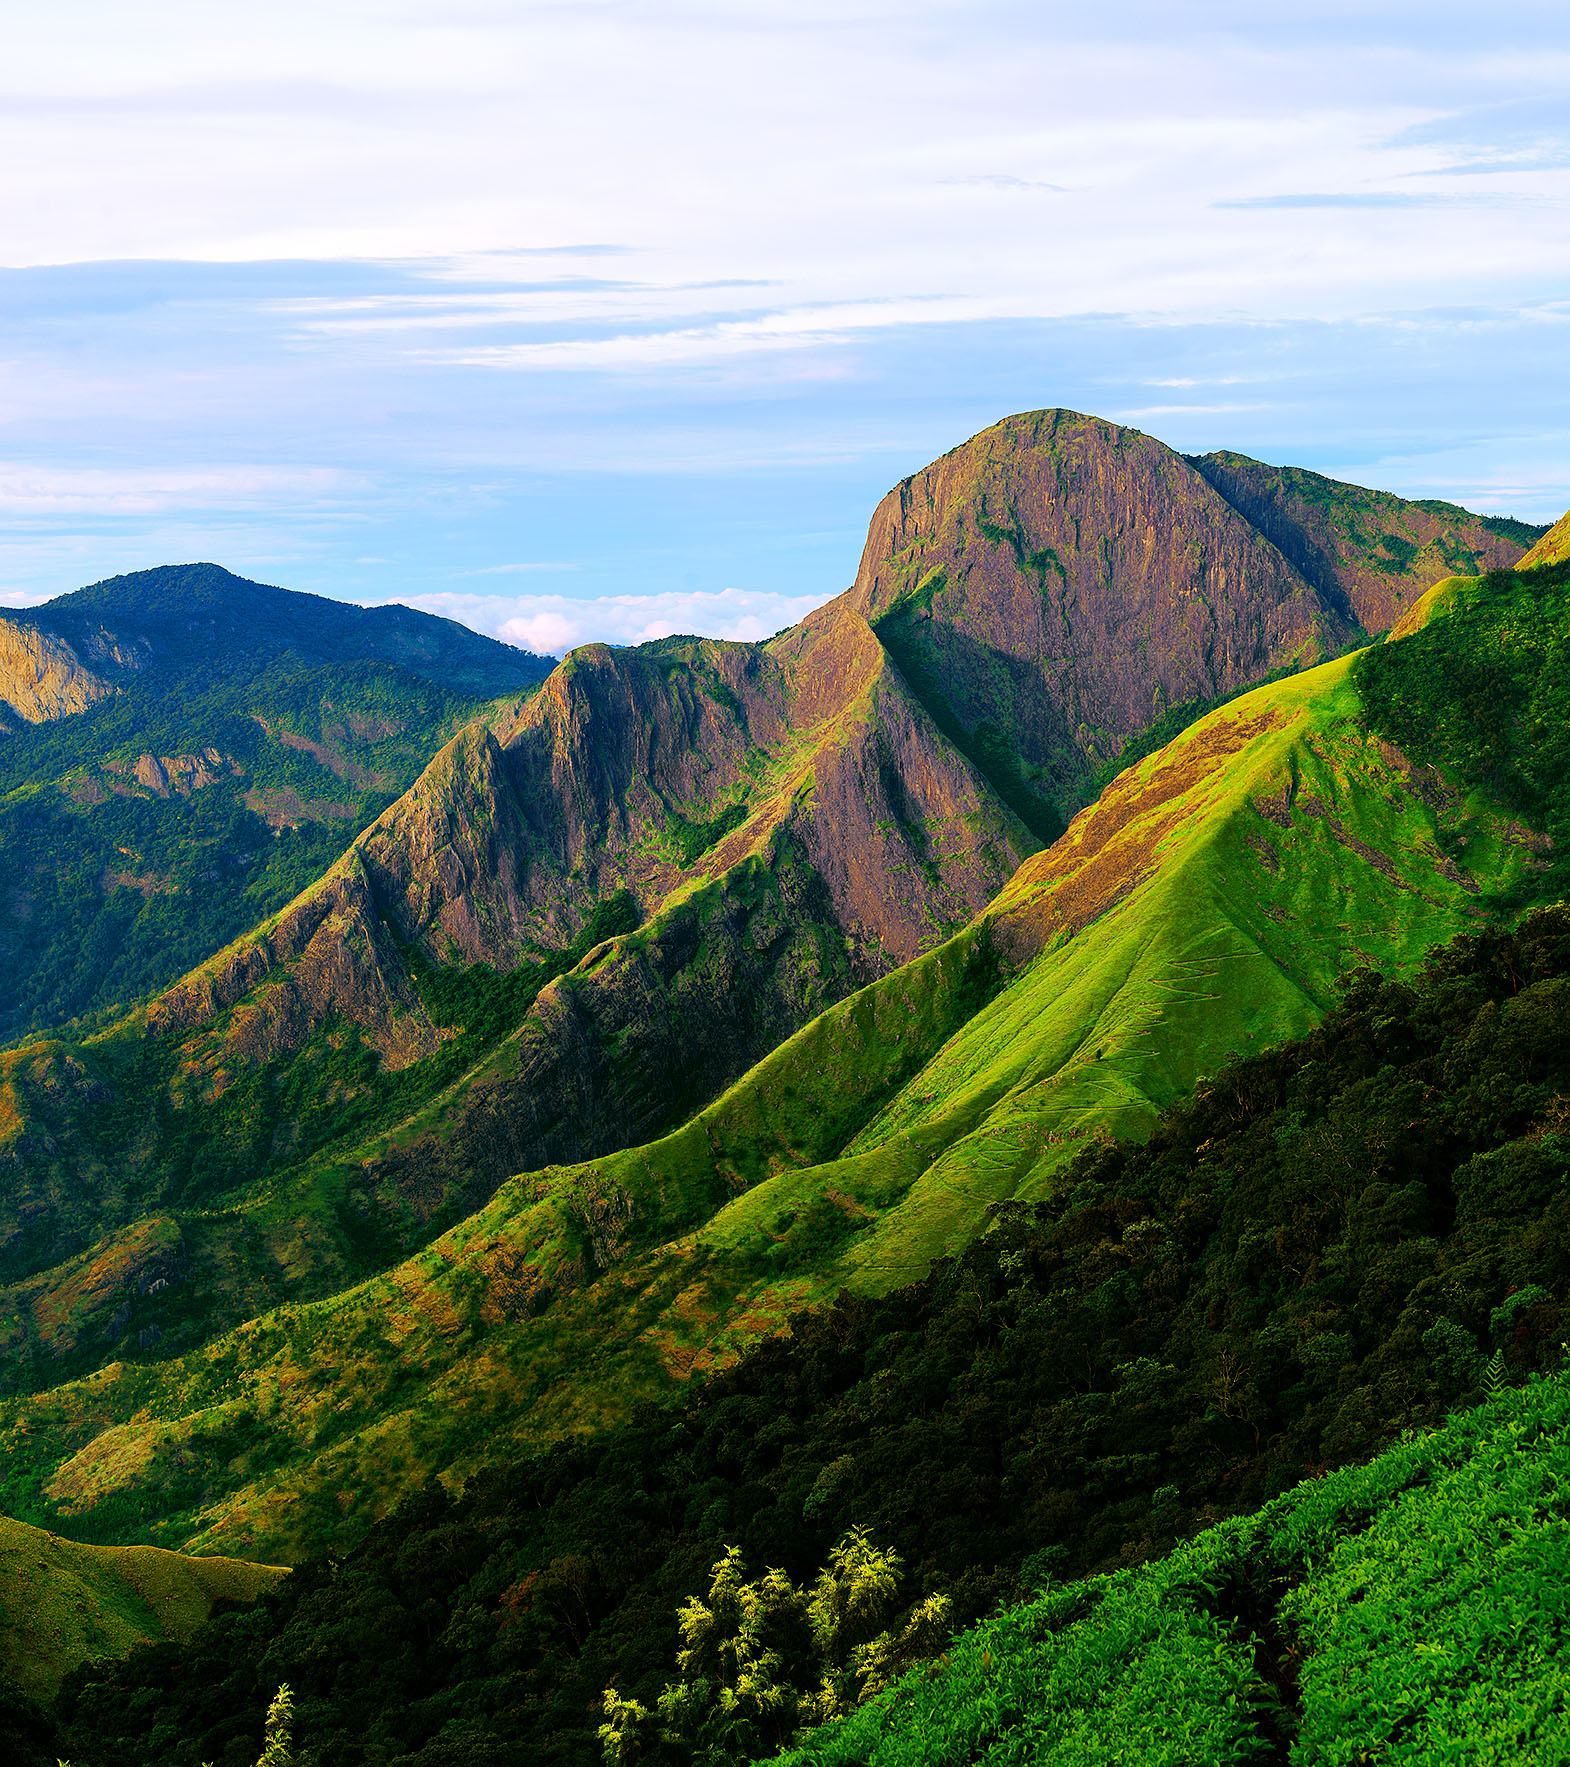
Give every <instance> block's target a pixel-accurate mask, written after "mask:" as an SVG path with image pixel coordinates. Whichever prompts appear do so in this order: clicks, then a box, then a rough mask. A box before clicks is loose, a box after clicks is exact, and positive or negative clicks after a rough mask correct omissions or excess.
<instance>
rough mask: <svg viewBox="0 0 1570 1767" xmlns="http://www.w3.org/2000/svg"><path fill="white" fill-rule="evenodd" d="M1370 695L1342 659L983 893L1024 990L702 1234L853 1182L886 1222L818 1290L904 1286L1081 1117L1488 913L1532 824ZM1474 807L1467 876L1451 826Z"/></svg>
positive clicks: (1281, 1030)
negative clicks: (1376, 721) (1393, 743)
mask: <svg viewBox="0 0 1570 1767" xmlns="http://www.w3.org/2000/svg"><path fill="white" fill-rule="evenodd" d="M1358 713H1359V704H1358V698H1357V693H1356V689H1355V688H1354V686H1353V685H1352V681H1351V662H1350V659H1348V660H1344V661H1341V662H1337V663H1332V664H1328V665H1326V666H1325V667H1323V668H1320V669H1318V670H1315V671H1313V672H1311V673H1310V674H1307V675H1304V676H1300V677H1297V678H1295V679H1293V680H1291V681H1288V682H1283V683H1279V684H1276V685H1274V686H1272V687H1269V688H1265V689H1262V690H1260V691H1259V692H1258V693H1255V694H1252V695H1249V696H1248V697H1247V698H1244V699H1241V700H1238V701H1236V702H1234V703H1233V704H1232V705H1230V706H1228V707H1226V708H1224V709H1223V710H1222V711H1220V712H1218V713H1216V714H1214V715H1213V716H1212V717H1211V718H1209V719H1207V720H1205V721H1204V722H1203V723H1202V724H1201V725H1199V726H1197V727H1196V728H1195V729H1194V730H1193V731H1192V732H1190V733H1189V734H1188V735H1187V736H1185V737H1184V738H1182V739H1180V740H1179V741H1178V742H1176V743H1174V744H1172V745H1171V746H1170V747H1169V748H1167V749H1165V750H1163V751H1161V752H1160V753H1159V754H1157V755H1155V756H1152V757H1151V758H1150V759H1149V760H1148V761H1146V762H1144V763H1142V764H1141V765H1140V766H1139V767H1137V768H1134V769H1131V770H1130V772H1129V773H1128V774H1125V775H1124V776H1123V777H1122V778H1121V779H1119V780H1118V781H1117V782H1116V784H1115V785H1114V786H1113V787H1112V788H1111V790H1109V792H1108V793H1107V794H1106V796H1105V797H1104V798H1103V799H1102V801H1101V803H1100V804H1099V805H1098V806H1097V807H1096V808H1095V809H1093V810H1090V811H1087V812H1085V813H1084V814H1083V815H1081V816H1080V817H1079V818H1078V819H1077V820H1076V822H1075V823H1074V825H1073V826H1072V828H1071V829H1070V830H1069V832H1068V834H1067V835H1066V836H1065V837H1064V839H1063V840H1062V841H1061V842H1059V843H1058V845H1057V846H1055V847H1054V848H1052V849H1051V850H1049V851H1048V852H1046V853H1043V854H1040V855H1038V856H1037V857H1036V858H1035V859H1032V860H1028V861H1027V862H1026V863H1025V865H1024V866H1022V867H1021V869H1020V871H1019V873H1018V875H1017V876H1016V878H1015V879H1014V881H1013V882H1012V883H1011V884H1010V885H1009V886H1008V887H1007V888H1006V889H1005V890H1004V892H1003V894H1002V895H1001V896H1000V897H999V899H998V901H997V902H996V903H995V904H994V905H993V907H992V908H991V909H990V910H989V911H988V914H987V916H986V917H985V925H986V929H987V933H988V936H989V942H990V945H991V947H992V949H993V951H994V952H995V953H996V954H997V957H998V960H999V962H1000V964H1001V965H1002V966H1003V967H1004V969H1005V970H1006V971H1007V970H1010V969H1012V971H1013V973H1012V979H1010V980H1009V981H1008V983H1007V985H1006V986H1004V987H1003V988H1002V989H1001V991H1000V992H999V993H998V994H997V996H996V997H995V998H994V999H992V1000H991V1001H990V1002H989V1003H988V1004H987V1005H986V1006H985V1007H984V1008H983V1009H982V1010H981V1011H980V1012H978V1013H976V1014H975V1015H974V1016H973V1017H972V1018H970V1019H969V1020H968V1021H967V1022H966V1023H965V1024H964V1026H963V1027H962V1028H961V1029H960V1030H959V1031H958V1032H957V1033H956V1034H955V1035H954V1036H953V1037H952V1038H950V1039H948V1040H947V1041H946V1042H945V1043H944V1044H943V1046H942V1047H941V1048H940V1049H939V1050H938V1051H936V1052H935V1054H934V1055H933V1056H932V1057H931V1059H930V1060H928V1061H926V1062H925V1063H924V1064H923V1065H922V1067H921V1068H920V1070H919V1071H918V1072H917V1073H916V1074H915V1075H914V1076H913V1077H912V1078H911V1079H910V1080H909V1081H908V1082H907V1083H906V1084H905V1085H904V1086H902V1087H901V1088H900V1089H899V1090H898V1092H897V1093H895V1094H894V1096H893V1097H891V1098H890V1099H889V1101H888V1102H887V1103H886V1104H885V1105H884V1106H883V1107H882V1108H881V1109H880V1110H879V1111H878V1112H877V1114H876V1115H875V1116H874V1117H873V1119H872V1120H871V1121H870V1122H869V1124H868V1125H867V1127H865V1128H864V1129H862V1130H861V1131H860V1132H859V1134H857V1135H856V1136H855V1137H854V1138H853V1139H852V1141H851V1142H850V1143H849V1144H848V1146H847V1148H846V1151H845V1155H844V1157H842V1158H841V1159H840V1160H838V1161H836V1162H834V1163H833V1164H832V1166H828V1167H824V1168H820V1169H818V1170H815V1171H812V1172H801V1173H795V1174H791V1175H789V1176H788V1177H781V1178H777V1179H775V1180H773V1181H772V1182H771V1185H769V1186H763V1187H760V1188H758V1189H755V1190H753V1191H751V1192H749V1193H748V1194H747V1195H746V1196H745V1197H743V1198H740V1199H738V1201H737V1202H735V1203H734V1204H732V1205H730V1207H729V1208H728V1209H727V1210H726V1211H724V1212H723V1213H722V1214H721V1215H720V1216H719V1217H717V1218H716V1220H715V1221H714V1222H713V1223H711V1224H710V1225H709V1226H707V1227H706V1228H705V1229H704V1231H703V1234H702V1238H703V1241H704V1242H705V1243H706V1244H714V1245H719V1244H727V1245H733V1246H737V1247H739V1246H741V1245H743V1244H745V1243H746V1242H747V1241H748V1239H749V1236H756V1235H757V1234H758V1233H759V1232H760V1230H761V1228H762V1224H763V1222H764V1221H765V1220H766V1218H767V1215H768V1212H769V1211H770V1210H771V1209H776V1208H778V1207H779V1206H781V1204H783V1202H784V1200H785V1198H786V1196H787V1194H789V1193H800V1194H810V1193H813V1192H817V1191H821V1190H823V1189H824V1188H825V1187H833V1188H836V1189H839V1190H842V1191H844V1192H845V1193H846V1194H847V1195H849V1196H851V1197H854V1198H855V1199H856V1200H857V1202H858V1203H860V1204H861V1206H863V1207H865V1208H868V1209H870V1210H872V1211H874V1213H875V1220H874V1221H873V1223H872V1224H871V1225H870V1227H869V1228H868V1229H866V1230H864V1231H863V1232H862V1233H861V1234H860V1235H859V1236H858V1237H857V1239H856V1241H855V1243H854V1245H853V1247H852V1248H850V1249H849V1250H847V1251H846V1252H845V1253H844V1254H843V1255H842V1256H841V1257H840V1258H838V1259H836V1260H835V1262H834V1264H833V1266H832V1267H830V1268H827V1269H825V1270H823V1271H822V1272H821V1273H820V1276H819V1279H818V1280H817V1281H815V1282H814V1284H813V1286H814V1288H815V1289H820V1290H821V1291H822V1292H832V1289H833V1288H834V1287H835V1286H836V1285H837V1284H838V1283H839V1282H841V1281H847V1282H850V1283H851V1284H852V1285H853V1286H863V1285H865V1286H870V1287H883V1286H886V1285H887V1284H889V1283H892V1282H894V1281H899V1280H904V1279H905V1278H907V1277H908V1276H910V1275H912V1274H914V1273H915V1272H916V1271H917V1270H918V1269H920V1268H924V1267H925V1264H926V1262H927V1261H929V1260H930V1259H931V1258H932V1257H933V1256H934V1255H937V1254H938V1253H940V1252H942V1251H944V1250H947V1249H951V1248H953V1247H955V1246H957V1245H959V1244H963V1243H964V1242H965V1241H966V1240H967V1239H969V1238H970V1237H971V1236H972V1235H973V1234H974V1233H975V1232H976V1231H978V1230H979V1228H980V1227H981V1225H982V1223H983V1220H984V1218H985V1211H986V1209H987V1208H988V1207H989V1206H990V1205H991V1204H992V1203H994V1202H997V1201H1000V1200H1003V1199H1004V1198H1007V1197H1011V1196H1022V1197H1029V1196H1030V1195H1032V1194H1035V1193H1038V1192H1039V1191H1040V1190H1042V1189H1043V1188H1044V1187H1045V1186H1047V1185H1049V1184H1050V1183H1051V1180H1052V1174H1053V1173H1054V1172H1055V1171H1056V1170H1057V1168H1058V1167H1059V1166H1061V1165H1062V1163H1063V1162H1064V1160H1065V1159H1066V1157H1067V1156H1068V1154H1069V1152H1070V1151H1071V1150H1072V1148H1073V1146H1074V1144H1075V1143H1076V1142H1077V1141H1079V1140H1081V1139H1082V1138H1083V1137H1085V1136H1086V1135H1091V1134H1098V1133H1111V1134H1114V1135H1138V1134H1140V1133H1142V1132H1143V1131H1144V1130H1145V1129H1147V1128H1148V1127H1149V1125H1150V1124H1151V1123H1152V1121H1153V1120H1154V1118H1155V1115H1156V1114H1157V1112H1159V1110H1160V1109H1162V1108H1163V1107H1164V1106H1165V1105H1167V1104H1169V1103H1170V1102H1171V1101H1172V1100H1173V1099H1175V1098H1176V1097H1178V1096H1179V1095H1180V1094H1182V1093H1184V1092H1186V1091H1188V1090H1189V1089H1191V1088H1192V1086H1193V1085H1194V1084H1195V1082H1196V1081H1197V1080H1198V1079H1199V1078H1200V1077H1201V1076H1202V1075H1204V1074H1207V1073H1211V1072H1214V1071H1215V1070H1216V1069H1217V1068H1219V1067H1220V1066H1221V1065H1222V1064H1223V1063H1224V1062H1225V1061H1226V1059H1227V1058H1228V1056H1229V1055H1231V1054H1233V1053H1237V1052H1242V1051H1245V1050H1248V1049H1251V1048H1252V1049H1257V1048H1259V1047H1262V1046H1263V1045H1264V1044H1265V1043H1268V1042H1273V1041H1275V1040H1277V1039H1279V1038H1281V1037H1283V1036H1290V1035H1294V1034H1296V1033H1298V1032H1300V1031H1301V1030H1303V1029H1305V1028H1306V1027H1307V1026H1308V1025H1309V1024H1311V1023H1312V1022H1313V1021H1314V1020H1315V1019H1316V1018H1317V1017H1318V1016H1319V1015H1320V1013H1321V1012H1322V1011H1323V1009H1324V1007H1325V1005H1326V1004H1327V1003H1328V1001H1329V998H1330V990H1331V986H1332V983H1333V981H1334V978H1335V977H1336V975H1337V974H1338V973H1339V972H1340V971H1342V970H1343V969H1345V968H1346V967H1347V966H1348V965H1349V964H1354V963H1369V964H1371V965H1373V966H1375V967H1378V968H1382V969H1385V970H1390V969H1396V968H1400V967H1402V966H1403V965H1405V964H1407V963H1410V962H1412V961H1414V960H1415V959H1416V958H1417V957H1418V956H1420V955H1421V953H1422V952H1423V951H1424V950H1426V949H1427V948H1428V947H1429V946H1430V945H1432V944H1434V943H1436V942H1438V941H1440V940H1443V939H1445V938H1447V937H1449V936H1450V935H1451V934H1452V933H1453V932H1455V931H1456V930H1458V929H1459V928H1460V927H1461V926H1463V925H1465V924H1466V923H1467V921H1468V920H1469V919H1471V918H1473V917H1475V916H1478V915H1480V914H1481V913H1482V912H1483V910H1482V909H1481V908H1480V907H1479V906H1478V898H1479V896H1480V895H1481V893H1482V890H1483V889H1484V888H1489V889H1492V888H1494V887H1497V886H1500V885H1502V884H1504V883H1506V882H1508V881H1511V880H1513V879H1514V878H1515V877H1517V876H1518V875H1520V873H1521V870H1522V868H1523V867H1525V866H1530V865H1531V864H1532V863H1533V858H1532V855H1531V853H1530V852H1529V851H1528V850H1527V848H1526V846H1525V845H1523V844H1522V843H1521V841H1520V839H1519V831H1515V830H1511V829H1509V828H1508V827H1507V826H1506V825H1505V824H1504V822H1503V820H1502V819H1500V818H1498V817H1496V816H1493V815H1491V814H1490V813H1489V812H1488V810H1487V809H1486V807H1485V806H1483V805H1481V804H1479V803H1473V804H1471V805H1468V804H1465V803H1464V802H1462V801H1461V800H1459V799H1458V798H1457V797H1456V796H1455V795H1454V794H1450V793H1447V792H1446V790H1445V787H1444V786H1443V783H1442V782H1441V781H1440V780H1439V779H1438V777H1437V776H1433V775H1427V774H1424V773H1422V772H1420V771H1419V770H1416V769H1412V768H1410V767H1408V766H1407V765H1406V764H1405V763H1404V761H1403V760H1402V757H1400V756H1399V755H1398V754H1397V753H1396V752H1395V751H1394V750H1392V749H1390V748H1389V747H1388V746H1387V745H1383V744H1381V743H1379V742H1378V740H1377V739H1374V738H1372V737H1370V736H1369V735H1368V734H1367V733H1366V732H1365V731H1364V729H1363V728H1362V726H1361V724H1360V722H1359V718H1358ZM1463 825H1464V826H1465V828H1466V829H1467V831H1468V837H1469V838H1468V845H1467V848H1466V852H1467V854H1468V858H1467V863H1466V867H1465V868H1463V867H1462V866H1461V865H1459V864H1456V863H1455V862H1453V861H1451V860H1449V859H1447V858H1446V857H1445V856H1444V855H1443V853H1442V851H1441V848H1440V845H1439V840H1438V837H1439V836H1440V835H1441V833H1449V832H1450V831H1451V829H1452V828H1459V827H1462V826H1463Z"/></svg>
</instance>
